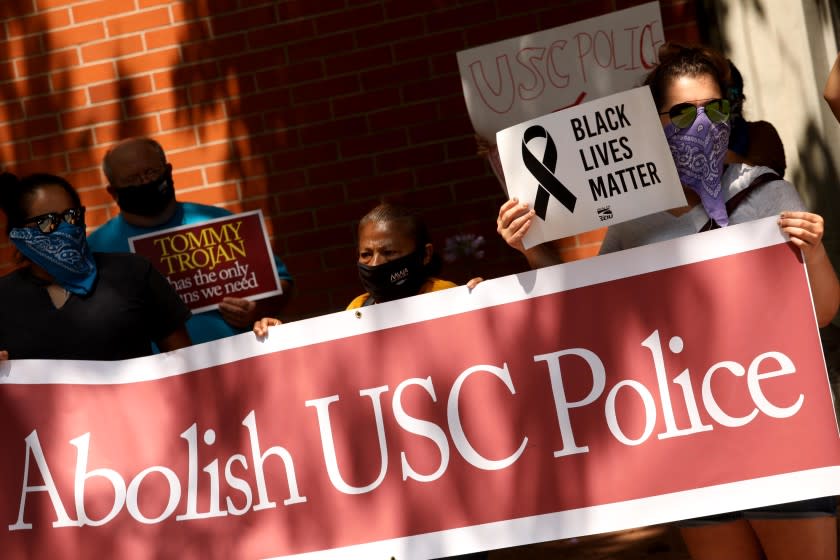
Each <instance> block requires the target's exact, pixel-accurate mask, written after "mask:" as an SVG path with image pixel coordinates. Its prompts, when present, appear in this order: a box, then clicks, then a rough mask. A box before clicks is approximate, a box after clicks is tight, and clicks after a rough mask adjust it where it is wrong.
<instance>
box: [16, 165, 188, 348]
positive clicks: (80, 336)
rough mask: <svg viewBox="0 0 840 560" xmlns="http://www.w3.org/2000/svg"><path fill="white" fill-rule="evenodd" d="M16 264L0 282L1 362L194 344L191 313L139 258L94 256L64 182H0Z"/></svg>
mask: <svg viewBox="0 0 840 560" xmlns="http://www.w3.org/2000/svg"><path fill="white" fill-rule="evenodd" d="M0 206H2V209H3V210H4V212H5V214H6V218H7V219H6V223H7V234H8V237H9V240H10V241H11V243H12V245H13V246H14V248H15V250H16V251H17V253H18V261H19V264H20V265H21V266H20V267H19V268H18V269H16V270H15V271H13V272H12V273H10V274H8V275H6V276H4V277H3V278H0V350H2V352H0V358H11V359H26V358H42V359H85V360H116V359H126V358H133V357H138V356H143V355H146V354H150V353H151V343H152V342H156V343H158V344H159V345H160V347H161V348H162V349H164V350H174V349H176V348H181V347H183V346H187V345H189V344H190V341H189V336H188V335H187V334H186V330H185V328H184V322H185V321H186V319H187V318H188V317H189V311H188V310H187V308H186V306H185V305H184V304H183V302H181V300H180V298H179V297H178V296H177V294H176V293H175V292H174V291H173V290H172V288H171V287H170V286H169V285H168V283H167V282H166V280H165V279H164V278H163V277H162V276H161V275H160V274H159V273H157V272H156V271H155V270H154V269H152V267H151V265H150V264H149V263H148V261H146V260H145V259H142V258H140V257H137V256H135V255H113V256H112V255H104V254H99V253H92V252H91V251H90V248H89V247H88V245H87V237H86V234H85V208H84V206H82V203H81V200H80V198H79V195H78V194H77V193H76V191H75V189H73V187H72V186H71V185H70V184H69V183H68V182H67V181H66V180H64V179H62V178H61V177H57V176H55V175H48V174H36V175H30V176H28V177H25V178H23V179H22V180H18V179H17V178H16V177H15V176H14V175H11V174H9V173H5V174H3V175H2V176H0Z"/></svg>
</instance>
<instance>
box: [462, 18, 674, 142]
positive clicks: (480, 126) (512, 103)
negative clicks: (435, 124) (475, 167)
mask: <svg viewBox="0 0 840 560" xmlns="http://www.w3.org/2000/svg"><path fill="white" fill-rule="evenodd" d="M664 42H665V38H664V33H663V30H662V16H661V15H660V13H659V3H658V2H650V3H647V4H643V5H641V6H636V7H633V8H628V9H626V10H620V11H617V12H612V13H610V14H606V15H603V16H600V17H595V18H590V19H587V20H583V21H579V22H576V23H573V24H570V25H564V26H561V27H555V28H554V29H548V30H545V31H540V32H537V33H532V34H529V35H523V36H521V37H515V38H512V39H507V40H505V41H499V42H497V43H491V44H488V45H483V46H480V47H475V48H472V49H467V50H463V51H460V52H458V68H459V70H460V73H461V84H462V86H463V88H464V99H465V100H466V103H467V111H468V112H469V115H470V119H471V120H472V124H473V128H474V129H475V131H476V132H477V133H478V134H479V135H480V136H482V137H484V138H486V139H487V140H489V141H492V139H493V136H494V135H495V134H496V132H498V131H499V130H502V129H503V128H507V127H509V126H512V125H514V124H516V123H519V122H522V121H525V120H528V119H533V118H535V117H538V116H541V115H545V114H548V113H551V112H552V111H557V110H560V109H563V108H565V107H571V106H573V105H577V104H579V103H581V102H586V101H591V100H593V99H597V98H599V97H602V96H604V95H609V94H611V93H616V92H619V91H623V90H626V89H630V88H633V87H636V86H638V85H640V84H641V82H642V80H643V78H644V76H645V74H647V73H648V72H649V71H650V69H651V68H653V66H654V65H655V64H656V62H657V51H658V49H659V46H660V45H661V44H663V43H664Z"/></svg>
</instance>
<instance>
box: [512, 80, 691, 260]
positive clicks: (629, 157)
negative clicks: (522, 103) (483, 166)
mask: <svg viewBox="0 0 840 560" xmlns="http://www.w3.org/2000/svg"><path fill="white" fill-rule="evenodd" d="M496 138H497V140H498V146H499V154H500V156H501V161H502V166H503V167H504V171H505V177H506V178H507V183H508V192H509V193H510V195H511V196H512V197H516V198H518V199H519V200H522V201H534V210H535V214H536V218H534V220H533V222H528V223H527V224H526V223H525V222H527V221H528V220H529V218H527V217H526V216H524V215H523V214H522V213H521V211H520V212H517V214H518V215H509V216H503V215H502V213H500V215H499V218H500V221H499V223H498V226H499V232H500V233H502V236H503V237H505V239H506V240H507V241H508V242H509V243H510V240H511V239H512V240H514V242H515V243H518V237H521V238H522V241H523V249H530V248H531V247H534V246H535V245H538V244H540V243H543V242H545V241H550V240H553V239H560V238H561V237H567V236H570V235H574V234H577V233H581V232H584V231H589V230H593V229H597V228H599V227H602V226H604V225H609V224H610V223H619V222H623V221H626V220H630V219H633V218H638V217H640V216H644V215H646V214H651V213H653V212H657V211H661V210H666V209H669V208H674V207H678V206H683V205H685V203H686V201H685V195H684V194H683V190H682V186H681V185H680V181H679V177H678V176H677V171H676V167H675V165H674V160H673V157H672V156H671V152H670V150H669V149H668V145H667V142H666V141H665V136H664V134H663V132H662V125H661V123H660V120H659V115H657V111H656V107H655V105H654V103H653V99H652V97H651V94H650V90H649V89H648V88H647V87H643V88H637V89H633V90H630V91H627V92H622V93H618V94H615V95H611V96H608V97H604V98H601V99H599V100H597V101H592V102H589V103H586V104H583V105H578V106H576V107H570V108H568V109H565V110H563V111H560V112H557V113H552V114H549V115H546V116H544V117H540V118H538V119H534V120H531V121H527V122H524V123H521V124H519V125H516V126H513V127H510V128H507V129H505V130H503V131H501V132H499V133H498V134H497V135H496ZM512 209H513V207H511V208H508V209H505V210H504V211H503V212H506V211H508V210H512ZM521 218H524V220H521V221H519V222H517V221H516V220H520V219H521ZM605 222H606V223H605ZM511 226H514V227H515V228H516V229H515V230H514V231H505V230H508V228H510V227H511ZM523 226H525V228H526V229H524V231H523V230H522V227H523ZM520 234H521V235H520ZM514 246H515V245H514Z"/></svg>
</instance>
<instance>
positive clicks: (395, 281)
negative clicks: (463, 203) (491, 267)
mask: <svg viewBox="0 0 840 560" xmlns="http://www.w3.org/2000/svg"><path fill="white" fill-rule="evenodd" d="M356 264H357V266H358V269H359V279H360V280H361V282H362V286H363V287H364V289H365V290H366V291H365V293H363V294H362V295H360V296H358V297H357V298H355V299H354V300H353V301H351V302H350V305H348V306H347V309H356V308H359V307H366V306H368V305H373V304H375V303H382V302H386V301H392V300H396V299H401V298H404V297H410V296H416V295H418V294H425V293H427V292H436V291H438V290H445V289H447V288H454V287H455V286H456V284H454V283H453V282H449V281H448V280H441V279H440V278H436V277H435V274H436V273H437V271H438V269H439V268H440V257H439V256H438V255H437V254H436V253H435V252H434V247H433V246H432V243H431V240H430V237H429V231H428V229H427V228H426V224H425V223H424V222H423V220H422V219H420V217H419V216H418V215H417V214H415V213H414V212H412V211H411V210H408V209H406V208H401V207H399V206H393V205H391V204H380V205H379V206H377V207H376V208H374V209H373V210H371V211H370V212H368V213H367V214H365V216H364V217H363V218H362V219H361V220H360V221H359V254H358V261H357V263H356ZM480 281H481V278H473V279H472V280H470V281H469V282H468V283H467V286H469V287H470V288H473V287H475V285H476V284H478V283H479V282H480ZM279 324H280V321H279V320H278V319H275V318H273V317H266V318H264V319H261V320H259V321H257V322H256V323H254V333H256V335H257V336H260V337H263V336H265V335H266V334H268V327H271V326H274V325H279Z"/></svg>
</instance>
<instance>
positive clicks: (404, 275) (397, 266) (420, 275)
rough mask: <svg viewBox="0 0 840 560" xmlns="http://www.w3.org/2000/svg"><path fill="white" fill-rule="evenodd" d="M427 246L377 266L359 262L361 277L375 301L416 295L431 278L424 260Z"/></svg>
mask: <svg viewBox="0 0 840 560" xmlns="http://www.w3.org/2000/svg"><path fill="white" fill-rule="evenodd" d="M425 256H426V250H425V247H421V248H420V249H418V250H416V251H414V252H413V253H409V254H407V255H405V256H402V257H400V258H398V259H394V260H392V261H388V262H386V263H383V264H380V265H377V266H368V265H366V264H362V263H357V264H358V267H359V278H360V279H361V281H362V285H363V286H364V288H365V290H367V292H368V293H369V294H370V295H371V297H372V298H373V300H374V302H377V303H379V302H383V301H392V300H395V299H400V298H404V297H409V296H415V295H417V293H418V292H419V291H420V287H421V286H423V283H424V282H425V281H426V280H427V279H428V278H429V274H428V272H427V271H426V266H425V265H424V264H423V260H424V258H425Z"/></svg>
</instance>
